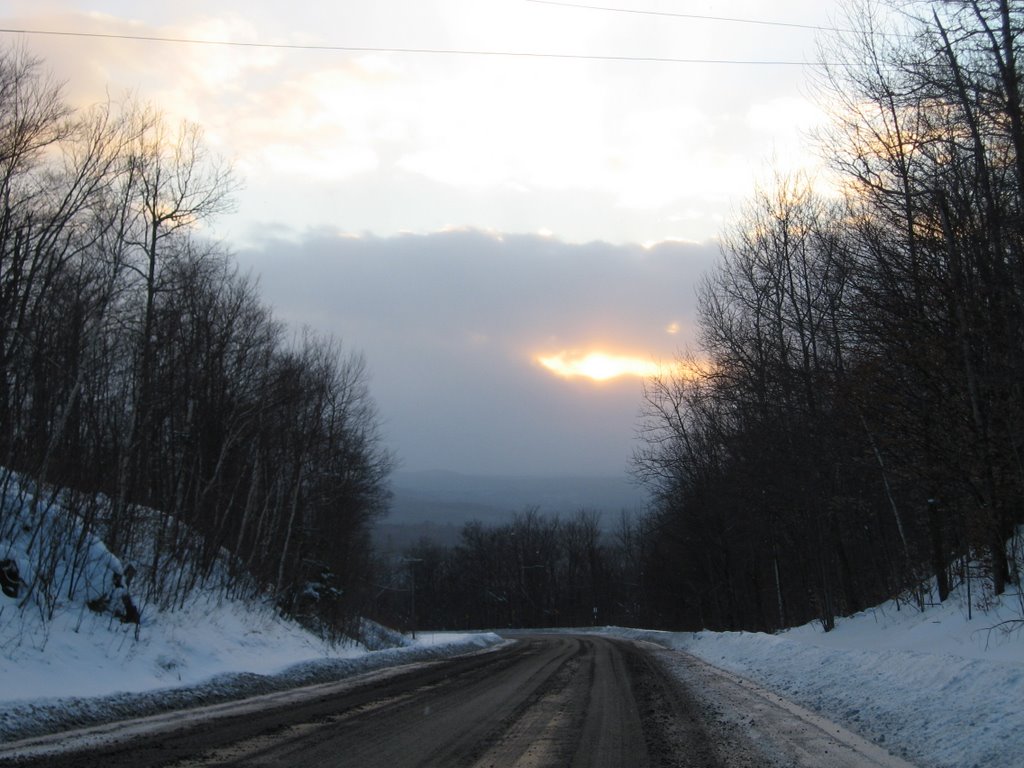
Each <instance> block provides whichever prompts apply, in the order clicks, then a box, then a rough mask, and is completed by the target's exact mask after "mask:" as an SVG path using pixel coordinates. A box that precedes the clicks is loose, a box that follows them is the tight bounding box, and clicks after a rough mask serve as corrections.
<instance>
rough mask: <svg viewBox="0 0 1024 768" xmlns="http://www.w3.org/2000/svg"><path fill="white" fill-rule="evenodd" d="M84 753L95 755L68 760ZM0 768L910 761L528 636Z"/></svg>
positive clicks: (659, 668)
mask: <svg viewBox="0 0 1024 768" xmlns="http://www.w3.org/2000/svg"><path fill="white" fill-rule="evenodd" d="M76 744H77V745H78V746H79V747H82V746H88V747H90V749H89V750H88V751H85V752H74V751H69V748H72V747H74V746H75V745H76ZM18 755H20V756H21V758H24V759H22V760H21V761H20V762H14V763H9V761H11V760H12V759H16V757H17V756H18ZM0 763H3V764H18V765H47V766H53V767H54V768H61V767H65V768H68V767H70V766H95V765H103V766H105V768H118V766H140V767H141V766H174V767H175V768H201V767H203V766H214V765H217V766H223V765H233V766H243V765H244V766H297V765H302V766H319V765H323V766H360V767H361V768H373V767H374V766H386V768H400V767H401V766H415V765H423V766H481V767H482V766H502V767H504V766H520V767H522V768H527V767H533V766H637V767H638V768H639V767H641V766H663V765H664V766H701V767H702V768H714V767H715V766H718V767H720V768H738V767H740V766H743V767H746V768H752V767H753V766H780V767H781V766H816V767H818V768H847V767H849V768H852V767H853V766H882V767H884V768H905V766H906V763H903V762H901V761H898V760H896V759H895V758H892V757H891V756H889V755H888V754H886V753H884V752H882V751H881V750H879V749H878V748H877V747H874V746H872V745H870V744H867V743H866V742H863V741H862V740H860V739H858V738H857V737H856V736H853V734H850V733H848V732H846V731H844V730H843V729H841V728H839V727H838V726H835V725H834V724H832V723H829V722H827V721H825V720H822V719H820V718H817V717H815V716H813V715H810V714H809V713H807V712H805V711H803V710H800V709H799V708H797V707H795V706H793V705H791V704H789V703H788V702H785V701H784V700H781V699H778V698H777V697H773V696H772V695H770V694H766V692H764V691H762V690H760V689H758V688H756V687H754V686H752V685H751V684H749V683H747V682H746V681H744V680H742V679H739V678H735V677H732V676H729V675H725V674H723V673H720V672H718V671H717V670H715V669H714V668H711V667H708V666H707V665H704V664H703V663H701V662H699V661H697V660H696V659H694V658H693V657H689V656H687V655H685V654H680V653H678V652H674V651H667V650H664V649H660V648H657V647H655V646H652V645H649V644H646V643H637V642H631V641H625V640H618V639H612V638H608V637H601V636H596V635H585V636H571V635H523V636H521V637H520V638H519V641H518V642H516V643H514V644H511V645H509V646H506V647H503V648H501V649H499V650H496V651H491V652H487V653H478V654H473V655H469V656H463V657H458V658H456V659H453V660H451V661H446V662H432V663H426V664H417V665H413V666H412V667H409V668H404V669H399V670H395V671H394V672H392V673H389V674H383V675H381V674H377V675H374V676H372V677H370V678H368V679H365V680H362V681H360V680H352V681H348V682H346V683H344V684H338V685H327V686H318V687H316V688H313V689H305V693H303V692H293V693H291V694H290V695H288V696H287V697H286V698H276V699H275V698H270V699H269V700H265V701H262V702H261V703H257V704H254V703H252V702H249V703H245V702H242V703H238V704H235V705H224V706H221V707H218V708H217V710H216V712H214V713H206V714H203V713H201V712H192V713H181V714H179V715H178V716H176V717H167V716H164V717H163V718H162V719H158V720H157V722H153V719H150V720H146V721H136V722H135V723H134V724H127V725H121V726H113V727H107V728H105V729H96V730H94V732H92V733H91V734H85V735H82V734H79V735H78V736H70V735H65V737H63V738H61V739H53V740H50V741H47V740H46V739H42V740H37V741H36V742H35V746H33V745H31V744H23V745H18V746H16V745H7V748H5V749H3V750H0Z"/></svg>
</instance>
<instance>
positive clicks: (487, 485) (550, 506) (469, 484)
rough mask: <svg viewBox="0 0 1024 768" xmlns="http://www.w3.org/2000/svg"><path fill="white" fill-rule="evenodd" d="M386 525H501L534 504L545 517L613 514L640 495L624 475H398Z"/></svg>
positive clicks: (637, 505) (636, 504) (638, 501)
mask: <svg viewBox="0 0 1024 768" xmlns="http://www.w3.org/2000/svg"><path fill="white" fill-rule="evenodd" d="M391 485H392V491H393V492H394V498H393V499H392V503H391V514H390V515H389V516H388V518H387V521H388V522H389V523H396V524H397V523H402V524H414V523H424V522H432V523H436V524H439V525H444V524H454V525H462V524H463V523H465V522H468V521H470V520H480V521H481V522H485V523H497V522H502V521H503V520H505V519H506V518H507V517H509V516H510V515H511V514H512V513H514V512H521V511H522V510H523V509H525V508H526V507H531V506H536V507H539V508H540V511H541V512H542V513H545V514H560V515H566V514H572V513H573V512H576V511H577V510H580V509H592V510H597V511H600V512H604V513H606V514H607V515H608V516H611V515H615V516H617V515H618V513H619V511H620V510H623V509H625V510H628V511H635V510H638V509H641V508H642V507H643V506H644V501H645V500H644V494H643V492H642V491H641V489H639V488H637V487H636V486H635V485H633V484H632V483H631V482H630V481H629V479H628V478H627V477H625V476H618V477H617V476H593V477H587V476H566V477H530V476H489V475H463V474H459V473H457V472H397V473H395V475H394V476H393V478H392V484H391Z"/></svg>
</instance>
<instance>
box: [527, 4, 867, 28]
mask: <svg viewBox="0 0 1024 768" xmlns="http://www.w3.org/2000/svg"><path fill="white" fill-rule="evenodd" d="M526 2H528V3H536V4H538V5H554V6H559V7H562V8H579V9H581V10H586V11H608V12H611V13H631V14H636V15H638V16H668V17H671V18H677V19H694V20H698V21H719V22H726V23H729V24H758V25H762V26H766V27H788V28H790V29H806V30H812V31H815V32H855V31H856V30H853V29H843V28H842V27H831V26H825V25H818V24H801V23H799V22H795V21H771V20H768V19H747V18H743V17H740V16H709V15H705V14H700V13H680V12H678V11H652V10H644V9H639V8H619V7H612V6H605V5H590V4H587V3H568V2H563V0H526Z"/></svg>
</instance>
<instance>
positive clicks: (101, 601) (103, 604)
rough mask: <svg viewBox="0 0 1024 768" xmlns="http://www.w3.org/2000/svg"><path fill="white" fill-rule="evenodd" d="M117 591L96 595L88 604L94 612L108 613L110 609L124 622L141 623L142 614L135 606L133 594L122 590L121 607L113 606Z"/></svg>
mask: <svg viewBox="0 0 1024 768" xmlns="http://www.w3.org/2000/svg"><path fill="white" fill-rule="evenodd" d="M117 591H118V590H115V591H114V592H113V593H111V594H110V595H101V596H100V597H95V598H93V599H92V600H89V601H88V602H87V603H86V605H87V606H88V607H89V610H90V611H92V612H93V613H107V612H108V611H109V612H110V614H111V615H112V616H113V617H114V618H115V619H120V620H121V623H122V624H139V623H140V622H141V621H142V616H141V614H140V613H139V609H138V608H136V607H135V603H134V602H133V601H132V596H131V595H129V594H128V593H127V592H124V591H122V592H121V600H120V603H121V605H120V607H111V605H110V602H111V597H112V596H113V595H114V594H116V592H117ZM114 602H115V606H116V604H117V601H116V600H115V601H114Z"/></svg>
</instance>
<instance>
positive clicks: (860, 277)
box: [636, 0, 1024, 629]
mask: <svg viewBox="0 0 1024 768" xmlns="http://www.w3.org/2000/svg"><path fill="white" fill-rule="evenodd" d="M887 11H888V13H887V14H886V15H885V16H884V17H883V16H881V15H878V9H877V7H873V6H870V5H867V4H864V5H861V6H858V7H856V8H855V12H854V13H852V14H851V15H850V18H849V23H850V24H851V29H850V31H848V32H843V33H841V34H840V35H838V36H837V37H836V39H835V40H833V41H831V42H828V41H826V42H825V44H824V45H823V47H822V53H821V56H822V59H823V61H822V65H821V67H820V68H819V73H820V74H819V77H818V81H817V83H816V86H817V87H818V88H819V90H820V91H821V94H822V96H823V101H824V103H827V104H829V105H831V114H830V117H831V122H830V125H829V127H828V128H827V129H826V130H824V131H822V132H821V135H819V136H818V137H816V138H817V141H818V143H819V151H820V153H821V155H822V156H823V157H825V158H827V159H828V161H829V163H830V168H831V171H832V173H833V174H834V178H835V187H836V188H837V189H838V190H840V191H841V193H842V194H841V195H840V194H834V195H824V194H821V193H819V192H816V190H815V185H814V183H813V181H812V180H809V179H806V178H800V177H797V178H792V177H791V178H785V177H783V178H779V179H777V180H776V182H775V183H774V184H773V185H771V186H768V187H766V188H764V189H762V190H761V191H760V192H759V193H758V194H757V195H755V196H754V198H753V199H752V200H750V201H749V202H748V203H747V205H746V207H745V209H744V211H743V212H742V214H741V215H740V216H739V218H738V220H737V221H736V222H735V224H734V225H733V226H732V227H731V228H730V230H729V231H728V232H726V233H725V235H724V236H723V239H722V242H723V246H722V259H721V262H720V264H719V266H718V268H717V269H716V270H714V272H713V273H712V274H710V275H708V276H707V277H706V279H705V280H704V281H703V283H702V285H701V286H700V289H699V301H700V346H699V349H698V350H696V351H695V352H694V353H693V359H692V360H691V361H690V362H691V364H692V366H694V367H695V368H699V369H701V370H702V375H700V376H694V375H667V376H664V377H662V378H660V379H658V380H654V381H651V382H649V384H648V386H647V387H646V390H645V398H644V414H645V416H644V420H643V434H644V440H643V444H642V447H641V448H640V449H639V450H638V452H637V457H636V469H637V472H638V473H639V475H640V476H641V477H642V478H643V479H644V480H645V481H646V482H647V483H648V485H649V487H650V488H651V489H652V490H653V492H654V498H655V502H654V504H655V506H654V511H653V512H652V515H653V517H654V521H653V523H652V525H653V526H654V527H657V529H658V530H659V536H658V539H657V541H656V542H654V543H653V544H652V548H653V551H654V552H655V553H657V554H655V555H654V556H653V560H652V562H653V564H654V567H657V568H658V569H659V570H658V575H657V577H656V578H655V579H653V580H654V581H656V583H657V584H658V585H659V589H663V590H665V594H666V595H670V594H672V593H674V592H678V593H685V594H687V595H690V596H691V599H690V600H685V601H675V602H674V601H671V600H662V601H661V604H662V605H664V606H665V609H664V610H666V611H667V613H666V620H668V621H669V622H670V623H673V624H680V625H686V626H695V625H702V626H708V627H715V628H730V629H739V628H749V629H755V628H756V629H775V628H779V627H785V626H792V625H794V624H800V623H803V622H806V621H809V620H812V619H817V620H819V621H820V622H821V623H822V625H823V626H824V627H825V628H826V629H829V628H831V627H832V626H833V625H834V621H835V617H836V616H843V615H848V614H850V613H852V612H855V611H858V610H861V609H864V608H866V607H868V606H871V605H874V604H876V603H878V602H880V601H881V600H883V599H887V598H890V597H894V596H897V595H900V594H905V595H907V596H908V599H909V600H910V601H913V600H914V595H915V594H917V595H918V599H924V598H923V594H924V590H923V589H922V587H923V586H924V585H925V584H926V583H927V582H928V581H929V580H930V579H932V578H934V579H935V584H936V591H937V595H938V599H940V600H945V599H946V597H947V595H948V594H949V591H950V588H951V586H952V585H954V584H958V583H962V582H965V581H966V582H967V585H968V586H970V585H971V584H972V582H973V583H975V584H976V585H977V592H978V595H977V597H978V598H979V599H980V600H981V601H982V602H983V601H984V597H985V595H986V594H989V595H993V594H995V595H997V594H1001V593H1002V592H1003V591H1004V590H1005V589H1006V587H1007V585H1008V584H1009V583H1011V582H1018V580H1019V574H1017V573H1013V572H1011V569H1010V563H1011V562H1012V558H1008V556H1007V553H1008V547H1010V548H1014V550H1015V548H1017V547H1019V545H1020V541H1019V538H1018V537H1015V535H1014V534H1015V529H1016V527H1017V526H1018V525H1019V524H1020V523H1021V522H1022V521H1024V507H1022V500H1024V495H1022V494H1024V464H1022V460H1021V451H1022V447H1024V442H1022V441H1024V398H1022V386H1024V367H1022V365H1024V335H1022V334H1024V325H1022V321H1024V217H1022V213H1024V208H1022V206H1024V122H1022V113H1021V93H1020V74H1021V73H1020V69H1019V58H1020V57H1019V56H1018V54H1021V53H1022V49H1021V37H1020V36H1021V32H1022V24H1024V8H1022V7H1021V6H1020V4H1013V3H1011V2H1009V0H991V1H981V0H951V1H949V2H934V3H892V4H890V6H889V8H888V9H887ZM893 19H895V20H896V22H897V23H894V22H893ZM676 565H681V567H676ZM652 575H653V574H652Z"/></svg>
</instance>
